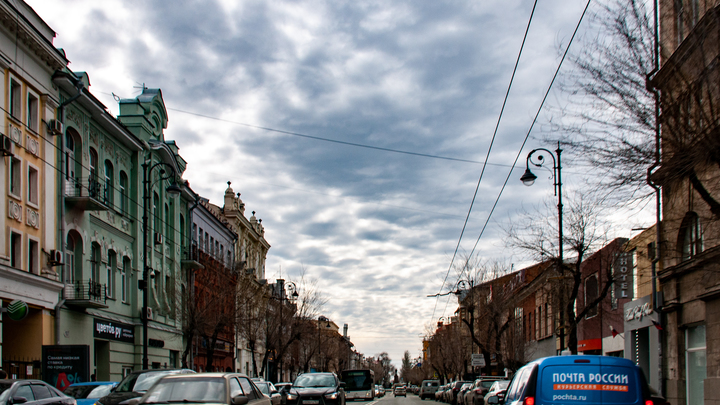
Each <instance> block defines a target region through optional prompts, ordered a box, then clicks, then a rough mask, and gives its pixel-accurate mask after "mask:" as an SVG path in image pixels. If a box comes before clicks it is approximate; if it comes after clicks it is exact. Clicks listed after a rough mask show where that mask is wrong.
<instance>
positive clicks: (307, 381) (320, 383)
mask: <svg viewBox="0 0 720 405" xmlns="http://www.w3.org/2000/svg"><path fill="white" fill-rule="evenodd" d="M293 386H294V387H334V386H335V378H334V377H333V376H331V375H325V374H303V375H301V376H300V377H298V378H297V380H295V383H294V384H293Z"/></svg>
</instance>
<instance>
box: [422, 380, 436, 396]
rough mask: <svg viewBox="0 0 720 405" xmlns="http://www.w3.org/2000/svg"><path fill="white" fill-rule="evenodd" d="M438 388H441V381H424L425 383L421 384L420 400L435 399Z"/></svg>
mask: <svg viewBox="0 0 720 405" xmlns="http://www.w3.org/2000/svg"><path fill="white" fill-rule="evenodd" d="M438 387H440V381H438V380H423V382H422V383H420V391H419V392H418V396H420V399H425V398H435V392H437V390H438Z"/></svg>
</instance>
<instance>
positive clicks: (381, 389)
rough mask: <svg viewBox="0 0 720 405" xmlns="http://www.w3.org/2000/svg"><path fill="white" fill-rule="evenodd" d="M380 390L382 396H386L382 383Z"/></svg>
mask: <svg viewBox="0 0 720 405" xmlns="http://www.w3.org/2000/svg"><path fill="white" fill-rule="evenodd" d="M379 391H380V396H381V397H384V396H385V387H383V386H382V385H381V386H380V388H379Z"/></svg>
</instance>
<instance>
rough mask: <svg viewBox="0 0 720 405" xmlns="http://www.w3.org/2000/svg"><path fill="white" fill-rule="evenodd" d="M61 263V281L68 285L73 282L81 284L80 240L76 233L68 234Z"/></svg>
mask: <svg viewBox="0 0 720 405" xmlns="http://www.w3.org/2000/svg"><path fill="white" fill-rule="evenodd" d="M63 261H64V264H63V266H62V269H63V270H62V271H63V274H61V277H62V280H65V282H66V283H68V284H73V283H75V281H80V282H82V281H83V274H82V270H83V269H82V239H81V238H80V234H79V233H77V232H76V231H70V232H68V235H67V241H66V244H65V257H64V258H63Z"/></svg>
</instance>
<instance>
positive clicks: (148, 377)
mask: <svg viewBox="0 0 720 405" xmlns="http://www.w3.org/2000/svg"><path fill="white" fill-rule="evenodd" d="M169 374H174V373H171V372H168V371H151V372H147V373H139V374H128V375H127V376H126V377H125V378H123V380H122V381H120V384H118V386H117V388H116V389H115V392H133V391H135V392H144V391H147V390H148V388H150V387H152V385H153V384H155V382H156V381H157V380H159V379H161V378H162V377H165V376H166V375H169Z"/></svg>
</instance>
